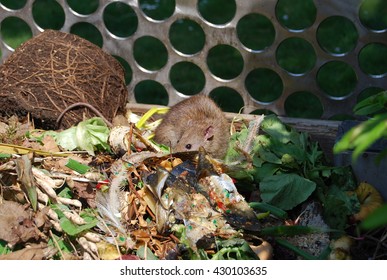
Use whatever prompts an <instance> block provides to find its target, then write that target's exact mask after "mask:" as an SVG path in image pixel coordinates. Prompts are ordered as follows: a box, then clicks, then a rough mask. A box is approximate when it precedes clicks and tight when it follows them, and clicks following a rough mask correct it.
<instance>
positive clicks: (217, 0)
mask: <svg viewBox="0 0 387 280" xmlns="http://www.w3.org/2000/svg"><path fill="white" fill-rule="evenodd" d="M236 8H237V7H236V3H235V0H211V1H209V0H199V1H198V10H199V13H200V14H201V16H202V17H203V18H204V19H205V20H206V21H208V22H210V23H212V24H225V23H227V22H229V21H231V20H232V19H233V18H234V16H235V13H236Z"/></svg>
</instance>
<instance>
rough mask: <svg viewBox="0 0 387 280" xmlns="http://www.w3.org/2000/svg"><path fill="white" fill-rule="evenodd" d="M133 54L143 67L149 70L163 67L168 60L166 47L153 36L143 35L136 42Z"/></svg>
mask: <svg viewBox="0 0 387 280" xmlns="http://www.w3.org/2000/svg"><path fill="white" fill-rule="evenodd" d="M133 56H134V59H135V60H136V62H137V63H138V64H139V65H140V66H141V67H143V68H145V69H147V70H149V71H156V70H159V69H161V68H162V67H164V65H165V64H166V63H167V61H168V51H167V49H166V47H165V46H164V44H163V43H162V42H161V41H160V40H159V39H157V38H155V37H152V36H143V37H141V38H138V39H137V40H136V41H135V42H134V45H133Z"/></svg>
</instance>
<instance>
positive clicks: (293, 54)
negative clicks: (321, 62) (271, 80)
mask: <svg viewBox="0 0 387 280" xmlns="http://www.w3.org/2000/svg"><path fill="white" fill-rule="evenodd" d="M276 59H277V62H278V64H279V65H280V66H281V67H282V68H283V69H284V70H286V71H288V72H289V73H292V74H296V75H299V74H304V73H306V72H308V71H310V70H311V69H312V68H313V67H314V65H315V63H316V59H317V56H316V53H315V51H314V49H313V46H312V45H311V44H310V43H309V42H308V41H306V40H304V39H302V38H295V37H293V38H288V39H285V40H284V41H282V42H281V44H280V45H279V46H278V48H277V51H276Z"/></svg>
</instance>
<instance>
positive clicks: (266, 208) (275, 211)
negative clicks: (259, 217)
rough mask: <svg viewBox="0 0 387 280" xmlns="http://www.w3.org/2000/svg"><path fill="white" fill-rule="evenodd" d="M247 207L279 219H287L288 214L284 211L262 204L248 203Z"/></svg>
mask: <svg viewBox="0 0 387 280" xmlns="http://www.w3.org/2000/svg"><path fill="white" fill-rule="evenodd" d="M249 206H250V207H251V208H253V209H254V210H259V211H261V212H267V211H268V212H270V213H271V214H273V215H274V216H276V217H278V218H280V219H287V217H288V213H287V212H285V211H284V210H282V209H280V208H278V207H275V206H273V205H270V204H267V203H264V202H250V203H249Z"/></svg>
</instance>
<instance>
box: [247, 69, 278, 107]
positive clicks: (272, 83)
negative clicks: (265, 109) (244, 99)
mask: <svg viewBox="0 0 387 280" xmlns="http://www.w3.org/2000/svg"><path fill="white" fill-rule="evenodd" d="M245 87H246V89H247V91H248V92H249V94H250V95H251V96H252V97H253V98H254V99H255V100H258V101H260V102H263V103H269V102H272V101H274V100H276V99H277V98H278V97H280V96H281V94H282V91H283V88H284V86H283V83H282V80H281V77H280V76H279V75H278V74H277V73H276V72H274V71H273V70H271V69H267V68H258V69H254V70H252V71H251V72H250V73H249V74H248V75H247V77H246V80H245Z"/></svg>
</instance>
